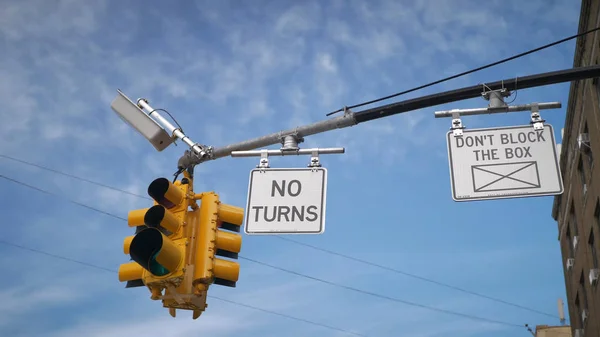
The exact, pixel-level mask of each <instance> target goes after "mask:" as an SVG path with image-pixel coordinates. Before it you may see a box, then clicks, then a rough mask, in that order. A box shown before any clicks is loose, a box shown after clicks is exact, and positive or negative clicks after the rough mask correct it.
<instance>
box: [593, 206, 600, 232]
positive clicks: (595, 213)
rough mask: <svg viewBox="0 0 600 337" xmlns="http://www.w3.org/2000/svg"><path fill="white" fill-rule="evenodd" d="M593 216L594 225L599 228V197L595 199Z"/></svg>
mask: <svg viewBox="0 0 600 337" xmlns="http://www.w3.org/2000/svg"><path fill="white" fill-rule="evenodd" d="M594 218H595V219H596V227H597V228H598V230H600V199H598V200H596V209H595V210H594Z"/></svg>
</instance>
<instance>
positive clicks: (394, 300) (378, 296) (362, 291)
mask: <svg viewBox="0 0 600 337" xmlns="http://www.w3.org/2000/svg"><path fill="white" fill-rule="evenodd" d="M239 258H240V259H243V260H246V261H250V262H253V263H256V264H260V265H262V266H265V267H269V268H272V269H276V270H280V271H283V272H285V273H288V274H293V275H296V276H300V277H304V278H308V279H311V280H313V281H317V282H321V283H325V284H328V285H331V286H334V287H338V288H342V289H346V290H350V291H353V292H357V293H361V294H364V295H369V296H372V297H377V298H380V299H384V300H388V301H392V302H396V303H402V304H406V305H409V306H411V307H418V308H422V309H427V310H432V311H437V312H441V313H444V314H448V315H453V316H460V317H463V318H468V319H472V320H476V321H482V322H487V323H494V324H500V325H505V326H510V327H517V328H521V327H523V325H521V324H514V323H509V322H504V321H499V320H495V319H489V318H484V317H479V316H475V315H469V314H464V313H461V312H457V311H453V310H447V309H441V308H436V307H431V306H428V305H425V304H420V303H416V302H411V301H407V300H402V299H399V298H395V297H391V296H386V295H381V294H378V293H374V292H371V291H366V290H362V289H358V288H354V287H350V286H346V285H343V284H340V283H336V282H331V281H327V280H324V279H322V278H318V277H314V276H309V275H306V274H302V273H298V272H295V271H293V270H289V269H286V268H282V267H278V266H274V265H272V264H268V263H265V262H261V261H258V260H255V259H251V258H248V257H243V256H240V257H239Z"/></svg>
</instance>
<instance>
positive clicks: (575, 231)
mask: <svg viewBox="0 0 600 337" xmlns="http://www.w3.org/2000/svg"><path fill="white" fill-rule="evenodd" d="M569 216H570V217H569V222H570V223H571V226H572V227H573V230H572V232H571V234H573V236H577V235H579V228H577V216H575V204H574V203H573V202H571V213H570V214H569Z"/></svg>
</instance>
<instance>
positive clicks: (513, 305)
mask: <svg viewBox="0 0 600 337" xmlns="http://www.w3.org/2000/svg"><path fill="white" fill-rule="evenodd" d="M0 157H2V158H5V159H9V160H14V161H17V162H19V163H22V164H25V165H31V166H34V167H37V168H40V169H44V170H49V171H51V172H54V173H57V174H62V175H65V176H68V177H70V178H73V179H77V180H81V181H84V182H87V183H90V184H93V185H97V186H101V187H106V188H110V189H111V190H114V191H119V192H123V193H128V194H132V193H129V192H127V191H124V190H120V189H118V188H115V187H111V186H107V185H104V184H101V183H98V182H95V181H92V180H87V179H84V178H81V177H78V176H75V175H72V174H67V173H63V172H61V171H58V170H55V169H51V168H48V167H45V166H42V165H38V164H34V163H30V162H28V161H25V160H21V159H17V158H14V157H10V156H7V155H3V154H0ZM9 180H11V179H9ZM11 181H13V182H16V181H14V180H11ZM28 187H31V188H34V189H36V190H39V189H37V188H35V187H32V186H28ZM41 192H43V193H49V192H46V191H41ZM132 195H134V196H137V197H140V198H144V199H150V198H147V197H144V196H141V195H138V194H132ZM77 204H78V203H77ZM84 207H86V206H84ZM97 211H100V210H97ZM100 212H102V213H104V211H100ZM118 219H120V220H125V221H126V219H124V218H121V217H118ZM274 237H275V238H277V239H280V240H283V241H287V242H290V243H293V244H296V245H299V246H304V247H307V248H310V249H314V250H317V251H320V252H323V253H327V254H331V255H334V256H338V257H342V258H345V259H347V260H351V261H354V262H359V263H362V264H365V265H370V266H373V267H376V268H379V269H382V270H386V271H389V272H393V273H396V274H400V275H404V276H407V277H411V278H414V279H417V280H421V281H424V282H428V283H431V284H435V285H438V286H441V287H445V288H448V289H452V290H456V291H460V292H463V293H466V294H469V295H473V296H477V297H480V298H484V299H487V300H491V301H494V302H497V303H502V304H505V305H508V306H512V307H515V308H519V309H522V310H526V311H530V312H533V313H537V314H540V315H544V316H548V317H552V318H559V317H558V316H557V315H552V314H549V313H546V312H543V311H540V310H537V309H533V308H529V307H525V306H522V305H520V304H516V303H512V302H508V301H505V300H502V299H499V298H495V297H491V296H488V295H484V294H480V293H477V292H474V291H471V290H468V289H464V288H460V287H457V286H453V285H450V284H447V283H443V282H440V281H436V280H434V279H431V278H427V277H423V276H419V275H416V274H413V273H409V272H406V271H402V270H400V269H396V268H391V267H388V266H384V265H381V264H377V263H374V262H371V261H367V260H363V259H359V258H356V257H353V256H350V255H346V254H342V253H338V252H335V251H332V250H329V249H324V248H321V247H317V246H314V245H311V244H308V243H303V242H300V241H296V240H294V239H290V238H286V237H282V236H274Z"/></svg>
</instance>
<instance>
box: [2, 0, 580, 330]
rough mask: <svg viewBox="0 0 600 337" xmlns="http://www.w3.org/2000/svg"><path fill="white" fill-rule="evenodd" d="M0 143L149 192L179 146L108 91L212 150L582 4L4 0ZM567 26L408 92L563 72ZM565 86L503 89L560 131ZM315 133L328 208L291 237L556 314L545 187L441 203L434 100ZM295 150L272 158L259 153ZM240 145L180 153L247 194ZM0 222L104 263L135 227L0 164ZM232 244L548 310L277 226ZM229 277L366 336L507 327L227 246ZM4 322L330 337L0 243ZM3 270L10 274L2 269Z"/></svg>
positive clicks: (98, 202)
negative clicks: (196, 308) (123, 109)
mask: <svg viewBox="0 0 600 337" xmlns="http://www.w3.org/2000/svg"><path fill="white" fill-rule="evenodd" d="M0 7H1V10H0V49H1V50H2V53H0V78H1V79H2V80H1V81H0V101H1V102H2V106H1V107H0V118H1V119H2V120H3V122H2V123H0V154H3V155H8V156H12V157H16V158H19V159H22V160H26V161H30V162H34V163H37V164H42V165H45V166H48V167H51V168H53V169H57V170H60V171H64V172H67V173H69V174H74V175H77V176H80V177H85V178H86V179H91V180H94V181H98V182H101V183H104V184H108V185H111V186H115V187H118V188H121V189H125V190H128V191H130V192H133V193H137V194H145V190H146V187H147V185H148V184H149V183H150V182H151V181H152V180H153V179H155V178H157V177H161V176H165V177H169V176H171V174H172V173H173V172H174V170H175V168H176V167H175V165H176V162H177V159H178V157H179V156H180V155H181V154H182V152H183V150H184V147H182V146H178V147H174V146H173V147H170V148H168V149H167V150H165V151H164V152H160V153H159V152H156V151H155V150H154V149H153V148H152V147H151V146H150V145H149V144H148V143H147V142H146V140H145V139H143V137H141V136H139V135H138V134H137V133H135V132H134V131H133V130H132V129H130V128H129V127H128V126H127V125H125V124H124V123H123V122H122V121H121V120H120V119H119V118H118V117H117V116H116V115H115V114H114V112H112V110H111V109H110V102H111V100H112V99H113V98H114V96H115V95H116V89H117V88H120V89H122V90H123V91H124V92H125V93H126V94H127V95H129V96H130V97H132V98H137V97H146V98H148V99H149V100H150V102H151V104H152V105H153V106H154V107H155V108H166V109H168V110H169V111H170V112H171V113H172V114H173V115H174V116H175V117H176V118H177V120H178V121H179V123H180V124H181V125H183V126H184V129H185V131H186V133H187V134H188V135H190V136H191V137H192V139H194V140H195V141H198V142H201V143H204V144H210V145H214V146H220V145H226V144H229V143H233V142H236V141H241V140H245V139H248V138H252V137H256V136H260V135H263V134H266V133H270V132H275V131H279V130H281V129H287V128H290V127H293V126H297V125H301V124H306V123H310V122H315V121H319V120H322V119H324V118H325V116H324V115H325V114H326V113H328V112H330V111H332V110H335V109H338V108H340V107H342V106H344V105H350V104H354V103H358V102H361V101H363V100H367V99H372V98H376V97H379V96H383V95H387V94H390V93H393V92H397V91H401V90H404V89H408V88H411V87H414V86H417V85H420V84H423V83H426V82H430V81H433V80H437V79H439V78H441V77H444V76H448V75H452V74H454V73H457V72H461V71H464V70H467V69H469V68H473V67H476V66H479V65H482V64H485V63H489V62H493V61H496V60H497V59H499V58H503V57H507V56H510V55H512V54H515V53H518V52H521V51H525V50H528V49H531V48H535V47H537V46H539V45H542V44H545V43H549V42H552V41H554V40H557V39H560V38H562V37H564V36H568V35H572V34H574V33H575V32H576V30H577V24H578V15H579V3H578V2H574V1H571V0H554V1H548V0H529V1H514V0H510V1H499V0H498V1H496V0H492V1H487V2H486V5H485V6H482V5H481V2H480V1H475V0H472V1H468V0H446V1H443V2H442V1H408V0H406V1H392V0H389V1H388V0H381V1H366V0H363V1H359V0H350V1H341V0H332V1H320V2H319V1H310V0H308V1H302V2H292V1H287V2H286V1H283V0H282V1H261V0H255V1H253V2H252V3H251V4H250V2H241V1H238V2H235V1H225V0H222V1H219V2H216V1H195V2H193V1H185V2H184V1H182V2H178V3H177V5H173V4H167V2H158V1H155V2H142V1H127V2H117V1H94V2H85V4H84V3H83V2H81V1H73V0H71V1H42V0H39V1H35V0H32V1H27V2H25V1H17V0H14V1H4V2H3V3H2V5H1V6H0ZM573 50H574V43H573V42H570V43H565V44H563V45H560V46H557V47H554V48H552V49H550V50H546V51H543V52H540V53H537V54H535V55H533V56H528V57H525V58H522V59H520V60H517V61H513V62H511V63H508V64H505V65H502V66H498V67H495V68H493V69H489V70H486V71H482V72H479V73H476V74H472V75H469V76H466V77H463V78H460V79H457V80H454V81H451V82H447V83H444V84H441V85H438V86H436V87H433V88H429V89H427V90H423V91H420V92H417V93H414V94H411V95H407V96H405V97H404V98H410V97H416V96H418V95H423V94H428V93H433V92H437V91H443V90H449V89H454V88H458V87H464V86H469V85H474V84H478V83H482V82H486V81H487V82H490V81H495V80H500V79H503V78H512V77H515V76H525V75H530V74H535V73H540V72H546V71H554V70H559V69H566V68H569V67H571V66H572V60H573ZM568 89H569V84H568V83H566V84H560V85H553V86H548V87H543V88H537V89H528V90H524V91H520V92H519V94H518V97H517V99H516V101H515V103H516V104H525V103H531V102H546V101H560V102H562V103H563V108H562V109H559V110H553V111H543V112H542V116H543V117H544V118H545V119H546V120H547V121H548V122H549V123H550V124H552V125H553V126H554V127H555V131H556V137H557V140H558V141H559V142H560V129H561V127H562V125H563V123H564V118H565V108H564V107H565V106H566V104H567V98H568ZM486 105H487V102H486V101H484V100H483V99H473V100H469V101H463V102H458V103H454V104H450V105H445V106H439V107H435V108H428V109H423V110H419V111H414V112H410V113H406V114H402V115H398V116H393V117H390V118H386V119H382V120H379V121H373V122H369V123H365V124H362V125H358V126H355V127H352V128H347V129H343V130H336V131H332V132H328V133H326V134H322V135H317V136H312V137H309V138H307V141H306V142H305V143H304V144H302V146H303V147H313V146H318V147H332V146H343V147H345V148H346V154H344V155H331V156H324V157H322V163H323V165H324V166H325V167H327V169H328V170H329V177H328V180H329V188H328V200H327V225H326V230H325V233H324V234H322V235H316V236H301V237H299V236H294V237H293V239H295V240H298V241H300V242H303V243H308V244H311V245H315V246H318V247H321V248H325V249H329V250H332V251H335V252H339V253H342V254H346V255H350V256H353V257H356V258H360V259H364V260H368V261H372V262H375V263H378V264H382V265H385V266H388V267H391V268H395V269H399V270H402V271H405V272H408V273H412V274H416V275H419V276H422V277H427V278H431V279H434V280H436V281H439V282H443V283H447V284H451V285H454V286H458V287H461V288H465V289H469V290H471V291H474V292H478V293H481V294H485V295H488V296H492V297H496V298H501V299H503V300H506V301H509V302H513V303H517V304H520V305H523V306H526V307H530V308H534V309H536V310H540V311H543V312H548V313H552V314H553V313H556V301H557V299H558V298H565V292H564V279H563V274H562V265H561V258H560V251H559V245H558V241H557V234H558V233H557V226H556V223H555V222H554V221H553V220H552V218H551V216H550V213H551V207H552V200H553V199H552V198H551V197H543V198H528V199H512V200H498V201H484V202H472V203H456V202H454V201H453V200H452V198H451V191H450V183H449V182H450V179H449V172H448V160H447V153H446V143H445V134H446V131H447V130H448V128H449V126H450V120H449V119H434V117H433V113H434V111H436V110H442V109H451V108H474V107H483V106H486ZM463 122H464V123H465V124H466V126H467V127H470V128H478V127H492V126H506V125H521V124H527V123H528V122H529V115H528V114H527V113H526V112H524V113H513V114H510V115H508V114H502V115H497V116H474V117H467V118H464V119H463ZM307 160H308V158H307V157H304V158H287V157H286V158H274V159H272V161H271V165H272V166H273V167H298V166H305V165H306V163H307ZM256 164H257V158H224V159H220V160H217V161H214V162H209V163H206V164H203V165H201V166H199V167H198V168H197V170H196V171H197V179H196V185H195V190H196V191H203V190H215V191H217V192H218V193H220V195H221V199H222V200H223V201H224V202H226V203H229V204H234V205H238V206H243V205H244V204H245V201H246V200H245V199H246V193H247V184H248V174H249V172H250V170H251V169H252V168H253V167H254V166H255V165H256ZM0 174H2V175H5V176H7V177H11V178H14V179H17V180H19V181H22V182H26V183H28V184H30V185H33V186H36V187H39V188H42V189H45V190H48V191H52V192H54V193H58V194H60V195H63V196H65V197H66V198H69V199H73V200H76V201H78V202H81V203H84V204H87V205H90V206H93V207H95V208H98V209H101V210H105V211H108V212H111V213H114V214H116V215H119V216H121V217H126V215H127V212H128V211H129V210H131V209H135V208H143V207H148V205H149V202H148V201H147V200H143V199H140V198H136V197H133V196H130V195H127V194H124V193H118V192H115V191H112V190H109V189H104V188H101V187H98V186H95V185H91V184H87V183H85V182H81V181H78V180H74V179H71V178H67V177H64V176H61V175H57V174H55V173H52V172H49V171H45V170H40V169H38V168H34V167H30V166H26V165H23V164H19V163H16V162H14V161H10V160H7V159H4V158H0ZM0 191H1V193H0V198H1V202H2V205H3V207H2V213H3V215H4V221H3V223H4V224H3V228H4V231H3V234H2V236H1V238H2V239H3V240H6V241H9V242H11V243H13V244H19V245H24V246H27V247H30V248H35V249H39V250H43V251H45V252H48V253H52V254H56V255H60V256H64V257H69V258H73V259H77V260H81V261H86V262H89V263H92V264H95V265H99V266H103V267H106V268H108V269H112V270H115V271H116V270H117V268H118V266H119V264H121V263H124V262H127V261H128V257H127V256H125V255H123V254H122V242H123V238H124V237H125V236H128V235H131V233H132V231H131V230H130V229H129V228H128V227H127V226H126V224H125V223H123V222H122V221H119V220H117V219H114V218H111V217H108V216H105V215H103V214H99V213H97V212H93V211H90V210H89V209H86V208H83V207H80V206H77V205H74V204H72V203H68V202H67V201H65V200H64V199H62V198H56V197H53V196H50V195H47V194H43V193H39V192H37V191H34V190H32V189H28V188H25V187H23V186H20V185H18V184H15V183H13V182H9V181H7V180H5V179H0ZM242 254H243V255H244V256H246V257H248V258H252V259H256V260H260V261H262V262H266V263H269V264H272V265H275V266H279V267H283V268H287V269H291V270H294V271H296V272H299V273H303V274H306V275H310V276H314V277H319V278H323V279H325V280H328V281H331V282H336V283H340V284H343V285H347V286H351V287H355V288H359V289H362V290H365V291H369V292H375V293H378V294H382V295H385V296H389V297H394V298H397V299H402V300H406V301H411V302H415V303H419V304H423V305H427V306H432V307H436V308H440V309H445V310H452V311H456V312H460V313H464V314H471V315H477V316H480V317H484V318H487V319H493V320H501V321H505V322H510V323H512V324H524V323H528V324H530V325H536V324H550V325H552V324H558V323H559V322H558V319H553V318H551V317H547V316H544V315H540V314H536V313H533V312H530V311H526V310H522V309H518V308H514V307H511V306H507V305H503V304H500V303H497V302H494V301H490V300H487V299H484V298H481V297H477V296H473V295H469V294H466V293H463V292H458V291H453V290H451V289H448V288H444V287H440V286H436V285H433V284H430V283H426V282H423V281H421V280H418V279H414V278H410V277H406V276H403V275H400V274H397V273H393V272H390V271H386V270H382V269H378V268H376V267H373V266H368V265H365V264H361V263H357V262H355V261H351V260H348V259H344V258H342V257H339V256H335V255H332V254H326V253H323V252H320V251H316V250H314V249H310V248H307V247H304V246H300V245H297V244H293V243H290V242H286V241H283V240H280V239H277V238H273V237H263V236H260V237H257V236H252V237H248V236H245V237H244V243H243V248H242ZM240 263H241V276H240V281H239V282H238V287H237V288H235V289H231V288H223V287H217V286H214V287H212V288H211V290H210V294H212V295H214V296H217V297H220V298H224V299H228V300H231V301H235V302H239V303H243V304H246V305H250V306H255V307H259V308H262V309H265V310H269V311H275V312H279V313H282V314H285V315H290V316H294V317H298V318H301V319H305V320H310V321H314V322H319V323H322V324H327V325H331V326H334V327H337V328H340V329H344V330H350V331H354V332H356V333H360V334H364V335H368V336H381V337H384V336H398V335H407V336H413V337H435V336H461V337H464V336H472V337H478V336H486V337H496V336H508V335H511V336H518V335H520V334H523V335H525V334H527V331H526V330H525V329H524V328H513V327H509V326H504V325H498V324H493V323H486V322H481V321H474V320H470V319H467V318H461V317H457V316H452V315H448V314H444V313H440V312H436V311H431V310H428V309H423V308H418V307H414V306H409V305H406V304H401V303H397V302H394V301H388V300H384V299H381V298H377V297H373V296H368V295H364V294H360V293H356V292H351V291H348V290H344V289H341V288H338V287H333V286H330V285H326V284H322V283H318V282H315V281H313V280H310V279H307V278H302V277H298V276H294V275H291V274H287V273H284V272H281V271H278V270H275V269H272V268H268V267H265V266H261V265H257V264H254V263H251V262H249V261H245V260H241V261H240ZM0 267H1V268H2V270H3V273H2V274H3V275H4V276H5V277H3V278H0V288H1V289H2V290H0V294H2V302H1V303H2V304H0V308H1V309H2V310H1V312H2V318H0V330H2V331H4V332H6V334H7V335H11V336H48V337H51V336H81V335H85V336H90V337H95V336H114V337H119V336H128V337H129V336H135V335H143V334H144V335H147V334H148V333H151V334H153V335H162V336H187V335H189V333H200V334H206V335H209V334H210V335H211V336H234V335H235V336H282V335H283V336H310V335H318V336H344V334H342V333H341V332H339V331H333V330H329V329H326V328H323V327H319V326H315V325H311V324H308V323H303V322H299V321H295V320H291V319H288V318H283V317H278V316H275V315H271V314H268V313H265V312H261V311H258V310H253V309H249V308H246V307H242V306H238V305H234V304H231V303H227V302H223V301H219V300H217V299H209V308H208V310H207V311H206V312H205V313H204V314H203V315H202V317H201V318H200V319H198V320H196V321H193V320H192V319H191V313H186V312H181V313H179V316H178V317H177V318H176V319H172V318H171V317H170V316H169V315H168V312H167V311H166V309H163V308H162V306H161V304H160V303H159V302H154V301H151V300H150V299H149V293H148V291H147V290H145V289H143V288H135V289H125V288H124V284H122V283H119V282H118V280H117V276H116V274H115V273H110V272H107V271H102V270H98V269H94V268H90V267H86V266H83V265H79V264H76V263H72V262H68V261H64V260H61V259H57V258H52V257H49V256H46V255H42V254H37V253H33V252H30V251H27V250H23V249H18V248H15V247H12V246H8V245H0ZM6 276H10V277H6Z"/></svg>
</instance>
